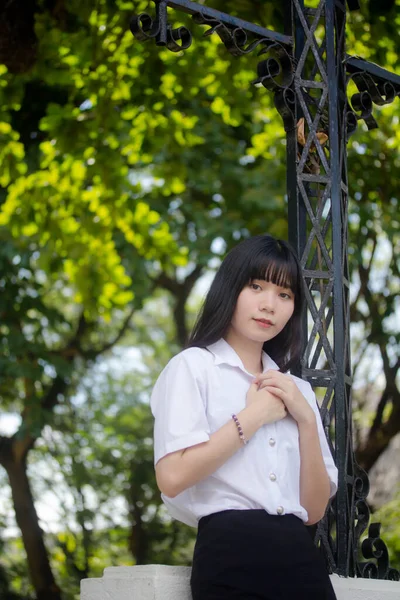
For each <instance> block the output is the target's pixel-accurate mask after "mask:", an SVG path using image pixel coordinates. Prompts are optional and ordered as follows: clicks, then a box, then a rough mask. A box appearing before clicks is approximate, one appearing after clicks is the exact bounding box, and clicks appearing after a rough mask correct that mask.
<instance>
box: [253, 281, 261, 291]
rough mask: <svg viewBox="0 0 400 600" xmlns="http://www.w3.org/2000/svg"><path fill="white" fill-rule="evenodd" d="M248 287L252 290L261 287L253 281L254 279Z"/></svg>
mask: <svg viewBox="0 0 400 600" xmlns="http://www.w3.org/2000/svg"><path fill="white" fill-rule="evenodd" d="M250 287H251V288H252V289H253V290H261V289H262V288H261V285H258V283H254V281H252V282H250Z"/></svg>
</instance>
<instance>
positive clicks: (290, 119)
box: [252, 44, 296, 131]
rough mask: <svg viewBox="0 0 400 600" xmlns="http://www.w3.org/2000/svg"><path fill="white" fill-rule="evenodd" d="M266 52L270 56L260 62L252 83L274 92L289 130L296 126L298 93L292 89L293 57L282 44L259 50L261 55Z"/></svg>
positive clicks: (275, 100)
mask: <svg viewBox="0 0 400 600" xmlns="http://www.w3.org/2000/svg"><path fill="white" fill-rule="evenodd" d="M264 54H267V55H268V56H266V58H264V59H263V60H262V61H261V62H259V63H258V66H257V75H258V77H257V79H255V80H254V81H253V82H252V83H254V84H261V85H263V86H264V87H265V88H267V89H268V90H270V91H272V92H274V102H275V106H276V108H277V110H278V112H279V114H280V115H281V117H282V119H283V123H284V127H285V131H289V130H290V129H293V127H294V122H295V106H296V95H295V92H294V90H293V89H292V83H293V77H294V69H293V62H292V57H291V55H290V54H289V52H288V51H287V50H286V48H285V47H284V46H282V44H270V45H269V46H268V47H266V48H263V49H262V50H261V51H260V52H259V55H260V56H262V55H264Z"/></svg>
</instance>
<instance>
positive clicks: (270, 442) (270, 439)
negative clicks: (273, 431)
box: [269, 438, 276, 446]
mask: <svg viewBox="0 0 400 600" xmlns="http://www.w3.org/2000/svg"><path fill="white" fill-rule="evenodd" d="M275 444H276V442H275V440H274V438H269V445H270V446H275Z"/></svg>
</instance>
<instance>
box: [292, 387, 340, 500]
mask: <svg viewBox="0 0 400 600" xmlns="http://www.w3.org/2000/svg"><path fill="white" fill-rule="evenodd" d="M296 383H297V382H296ZM302 383H303V384H305V386H307V387H306V389H302V390H301V391H302V392H303V394H304V395H305V396H306V398H307V400H308V401H309V403H310V405H311V408H312V409H313V411H314V413H315V416H316V419H317V428H318V436H319V443H320V446H321V452H322V458H323V459H324V463H325V467H326V470H327V473H328V477H329V483H330V493H329V497H330V498H332V497H333V496H334V495H335V494H336V491H337V486H338V470H337V468H336V465H335V462H334V460H333V456H332V453H331V450H330V448H329V444H328V440H327V439H326V435H325V430H324V426H323V424H322V419H321V414H320V412H319V408H318V404H317V399H316V397H315V393H314V390H313V389H312V387H311V385H310V384H309V383H308V382H304V381H303V382H302ZM299 387H300V386H299Z"/></svg>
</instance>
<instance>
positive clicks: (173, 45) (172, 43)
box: [130, 2, 192, 52]
mask: <svg viewBox="0 0 400 600" xmlns="http://www.w3.org/2000/svg"><path fill="white" fill-rule="evenodd" d="M156 10H157V13H156V18H155V20H154V21H153V19H152V18H151V16H150V15H148V14H147V13H140V14H139V15H135V16H134V17H133V18H132V19H131V22H130V29H131V31H132V33H133V35H134V36H135V38H136V39H137V40H140V41H141V42H145V41H147V40H151V39H154V40H155V42H156V44H157V46H166V47H167V48H168V50H171V52H180V51H181V50H187V48H189V46H191V44H192V34H191V33H190V31H189V29H187V27H183V26H182V27H177V28H175V29H173V28H172V27H171V25H170V24H169V23H168V15H167V2H158V3H157V5H156Z"/></svg>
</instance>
